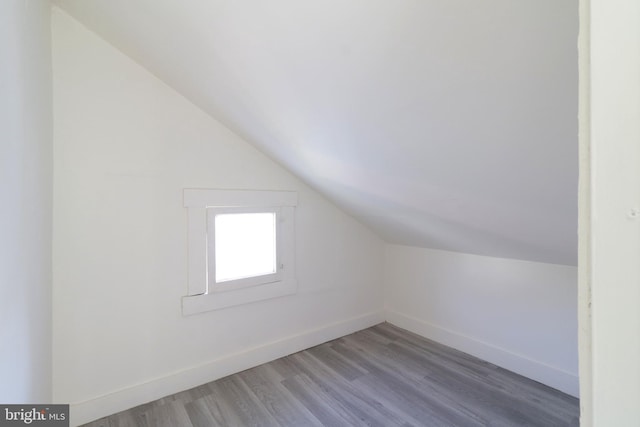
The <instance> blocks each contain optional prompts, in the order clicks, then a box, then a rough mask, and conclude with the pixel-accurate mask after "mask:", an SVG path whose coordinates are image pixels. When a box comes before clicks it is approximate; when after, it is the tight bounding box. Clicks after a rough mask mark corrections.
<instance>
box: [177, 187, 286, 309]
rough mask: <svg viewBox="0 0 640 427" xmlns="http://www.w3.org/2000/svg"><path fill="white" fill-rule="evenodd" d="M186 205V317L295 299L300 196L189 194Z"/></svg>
mask: <svg viewBox="0 0 640 427" xmlns="http://www.w3.org/2000/svg"><path fill="white" fill-rule="evenodd" d="M184 205H185V207H186V208H187V209H188V216H189V229H188V233H189V235H188V239H189V280H188V295H187V296H185V297H183V299H182V311H183V314H184V315H189V314H195V313H199V312H203V311H208V310H215V309H220V308H225V307H230V306H233V305H238V304H244V303H249V302H254V301H260V300H264V299H268V298H275V297H279V296H284V295H289V294H292V293H295V290H296V281H295V274H294V265H293V261H294V250H293V244H294V209H295V206H296V205H297V194H296V193H294V192H287V191H241V190H195V189H186V190H184Z"/></svg>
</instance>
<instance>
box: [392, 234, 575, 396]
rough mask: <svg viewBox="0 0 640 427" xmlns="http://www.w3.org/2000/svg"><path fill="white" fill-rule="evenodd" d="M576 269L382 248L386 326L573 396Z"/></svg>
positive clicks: (430, 251) (409, 249) (439, 252)
mask: <svg viewBox="0 0 640 427" xmlns="http://www.w3.org/2000/svg"><path fill="white" fill-rule="evenodd" d="M576 275H577V269H576V267H572V266H563V265H554V264H541V263H535V262H529V261H518V260H512V259H503V258H492V257H484V256H478V255H469V254H461V253H454V252H446V251H440V250H433V249H421V248H414V247H407V246H396V245H388V246H387V250H386V265H385V289H386V297H385V303H386V311H387V319H388V320H389V321H390V322H391V323H393V324H396V325H397V326H400V327H403V328H406V329H408V330H411V331H413V332H416V333H418V334H420V335H423V336H426V337H428V338H432V339H434V340H435V341H438V342H441V343H443V344H446V345H449V346H452V347H454V348H458V349H460V350H462V351H464V352H466V353H469V354H472V355H475V356H478V357H480V358H482V359H484V360H487V361H489V362H493V363H495V364H496V365H499V366H502V367H504V368H507V369H509V370H512V371H514V372H518V373H520V374H522V375H525V376H527V377H529V378H532V379H535V380H537V381H540V382H542V383H545V384H548V385H550V386H552V387H555V388H557V389H559V390H562V391H564V392H566V393H569V394H572V395H574V396H575V395H577V394H578V356H577V345H578V344H577V297H576V292H577V291H576V289H577V276H576Z"/></svg>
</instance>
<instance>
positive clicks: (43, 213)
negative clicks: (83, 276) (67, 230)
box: [0, 0, 52, 403]
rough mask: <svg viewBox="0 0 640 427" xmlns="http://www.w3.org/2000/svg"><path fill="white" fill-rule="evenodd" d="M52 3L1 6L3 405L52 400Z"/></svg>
mask: <svg viewBox="0 0 640 427" xmlns="http://www.w3.org/2000/svg"><path fill="white" fill-rule="evenodd" d="M49 9H50V6H49V2H48V1H41V0H3V1H1V2H0V200H1V205H2V207H1V208H0V402H2V403H46V402H49V401H50V400H51V230H52V228H51V197H52V184H51V173H52V172H51V167H52V148H51V147H52V143H51V141H52V136H51V132H52V131H51V37H50V23H49Z"/></svg>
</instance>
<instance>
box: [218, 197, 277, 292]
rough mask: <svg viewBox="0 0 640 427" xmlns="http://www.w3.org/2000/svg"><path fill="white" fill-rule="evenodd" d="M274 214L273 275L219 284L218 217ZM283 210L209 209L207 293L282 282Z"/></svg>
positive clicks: (271, 208) (251, 208) (248, 208)
mask: <svg viewBox="0 0 640 427" xmlns="http://www.w3.org/2000/svg"><path fill="white" fill-rule="evenodd" d="M252 213H272V214H274V215H275V228H276V230H275V232H276V236H275V238H276V242H275V245H276V250H275V257H276V259H275V271H274V272H273V273H267V274H261V275H255V276H250V277H243V278H238V279H231V280H225V281H221V282H218V281H217V280H216V268H217V265H216V249H215V246H216V244H215V243H216V240H215V236H216V231H217V230H216V226H215V217H216V216H217V215H228V214H252ZM282 221H283V218H282V208H280V207H264V208H256V207H208V208H207V272H208V274H207V292H209V293H211V292H225V291H233V290H237V289H241V288H246V287H250V286H260V285H265V284H267V283H273V282H278V281H280V280H282V277H283V269H284V263H283V260H282V246H283V241H282Z"/></svg>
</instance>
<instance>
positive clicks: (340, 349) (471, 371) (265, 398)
mask: <svg viewBox="0 0 640 427" xmlns="http://www.w3.org/2000/svg"><path fill="white" fill-rule="evenodd" d="M578 416H579V407H578V399H576V398H574V397H571V396H568V395H566V394H564V393H561V392H559V391H557V390H554V389H551V388H549V387H546V386H544V385H542V384H540V383H537V382H535V381H532V380H529V379H527V378H524V377H522V376H520V375H517V374H514V373H512V372H509V371H506V370H504V369H502V368H499V367H497V366H495V365H492V364H490V363H488V362H484V361H482V360H480V359H477V358H475V357H472V356H469V355H468V354H465V353H461V352H459V351H456V350H453V349H451V348H449V347H446V346H443V345H441V344H438V343H435V342H433V341H429V340H426V339H424V338H422V337H419V336H417V335H415V334H412V333H410V332H407V331H405V330H403V329H400V328H397V327H395V326H393V325H390V324H388V323H382V324H380V325H377V326H374V327H372V328H369V329H365V330H363V331H360V332H357V333H355V334H351V335H348V336H345V337H342V338H339V339H337V340H334V341H330V342H327V343H325V344H322V345H319V346H316V347H313V348H310V349H308V350H305V351H301V352H299V353H295V354H292V355H290V356H287V357H284V358H281V359H278V360H274V361H273V362H270V363H267V364H264V365H261V366H258V367H255V368H252V369H249V370H246V371H243V372H240V373H238V374H235V375H231V376H229V377H226V378H222V379H220V380H217V381H214V382H211V383H208V384H204V385H202V386H199V387H196V388H193V389H191V390H187V391H184V392H181V393H177V394H174V395H172V396H168V397H165V398H163V399H159V400H157V401H154V402H151V403H147V404H145V405H141V406H138V407H135V408H132V409H129V410H127V411H124V412H120V413H117V414H114V415H111V416H109V417H106V418H102V419H100V420H97V421H94V422H92V423H89V424H86V426H89V427H134V426H136V427H137V426H140V427H165V426H166V427H182V426H184V427H191V426H193V427H204V426H207V427H209V426H224V427H229V426H241V427H245V426H296V427H297V426H332V427H333V426H336V427H337V426H380V427H390V426H403V427H405V426H447V427H451V426H496V427H497V426H544V427H551V426H578V424H579V422H578Z"/></svg>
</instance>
